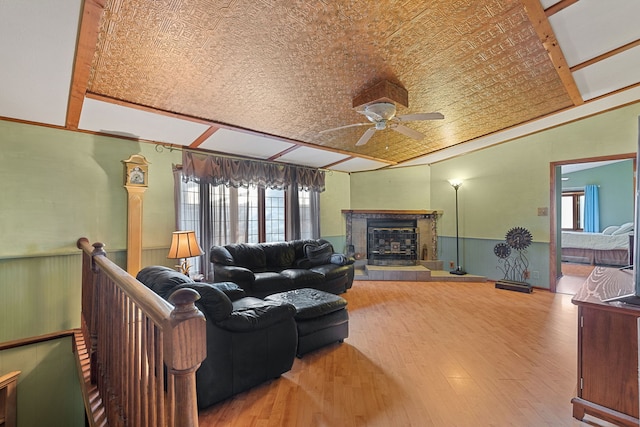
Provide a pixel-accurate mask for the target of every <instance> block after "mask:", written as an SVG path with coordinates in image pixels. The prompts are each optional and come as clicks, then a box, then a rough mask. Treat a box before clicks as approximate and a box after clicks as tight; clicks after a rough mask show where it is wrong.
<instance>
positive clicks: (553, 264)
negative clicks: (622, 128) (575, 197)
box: [549, 153, 636, 293]
mask: <svg viewBox="0 0 640 427" xmlns="http://www.w3.org/2000/svg"><path fill="white" fill-rule="evenodd" d="M635 158H636V154H635V153H629V154H620V155H613V156H602V157H593V158H584V159H574V160H567V161H562V162H552V163H550V184H551V185H550V190H551V191H550V193H551V194H550V204H549V215H550V218H549V223H550V232H549V236H550V247H549V285H550V286H549V290H550V291H551V292H559V293H575V291H576V290H577V289H578V288H579V286H581V285H582V283H583V282H584V280H585V279H586V277H587V275H588V274H590V272H591V270H592V269H593V266H592V265H591V264H593V262H588V261H587V260H584V259H578V260H577V261H578V262H573V261H576V260H574V259H572V258H571V257H565V259H567V258H568V261H563V260H562V259H563V257H562V248H561V242H562V231H563V224H562V222H563V219H562V204H563V203H562V196H563V188H565V189H566V188H568V189H569V190H576V189H577V188H578V187H582V188H583V187H584V180H583V181H581V180H580V179H576V182H575V184H574V185H577V186H578V187H575V188H571V185H572V184H570V185H564V186H563V179H562V178H563V175H564V177H565V178H566V177H567V176H569V174H573V173H575V177H579V176H582V177H584V176H585V174H588V172H582V173H576V172H577V171H581V170H589V169H592V170H594V171H595V170H596V169H595V168H597V167H601V166H603V165H608V164H610V163H611V162H620V161H627V160H629V161H631V162H632V167H631V168H632V173H631V174H629V175H630V176H629V177H628V179H629V181H628V182H627V183H626V184H628V183H631V186H632V188H633V190H632V191H631V194H629V200H630V206H631V212H629V213H628V215H627V216H626V217H628V218H633V204H634V202H633V200H634V197H633V194H634V192H635V179H634V177H635V172H636V162H635ZM621 179H627V178H626V177H625V178H621ZM564 183H565V184H566V181H565V182H564ZM608 185H609V186H611V184H608ZM565 194H566V193H565ZM617 197H620V196H617ZM565 206H567V204H566V203H565ZM625 214H626V213H625ZM606 221H612V222H615V221H616V219H612V218H609V217H606V216H605V219H604V222H603V224H602V225H603V226H604V225H609V224H605V222H606ZM564 222H565V224H564V226H565V227H564V228H568V227H569V226H568V225H567V224H566V223H567V220H566V217H565V221H564ZM578 223H579V222H578ZM575 231H577V232H580V231H581V230H580V227H579V226H578V227H577V229H576V230H575Z"/></svg>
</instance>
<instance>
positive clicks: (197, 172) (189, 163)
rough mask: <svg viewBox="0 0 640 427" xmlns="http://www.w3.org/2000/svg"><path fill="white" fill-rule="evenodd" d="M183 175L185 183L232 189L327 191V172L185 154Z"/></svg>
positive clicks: (183, 157) (183, 154) (187, 152)
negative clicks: (325, 175)
mask: <svg viewBox="0 0 640 427" xmlns="http://www.w3.org/2000/svg"><path fill="white" fill-rule="evenodd" d="M182 175H183V179H184V180H185V182H187V181H195V182H205V183H209V184H212V185H226V186H230V187H236V188H237V187H249V186H252V185H253V186H257V187H263V188H273V189H279V190H283V189H286V188H288V187H294V188H295V187H297V188H298V189H300V190H313V191H318V192H322V191H324V188H325V187H324V171H321V170H318V169H312V168H305V167H300V166H293V165H282V164H277V163H267V162H260V161H254V160H241V159H233V158H230V157H222V156H213V155H205V154H198V153H193V152H190V151H183V152H182Z"/></svg>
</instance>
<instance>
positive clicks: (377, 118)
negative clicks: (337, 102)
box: [356, 110, 383, 122]
mask: <svg viewBox="0 0 640 427" xmlns="http://www.w3.org/2000/svg"><path fill="white" fill-rule="evenodd" d="M356 112H357V113H360V114H362V115H365V116H367V119H369V120H371V121H372V122H379V121H380V120H382V119H383V117H382V116H381V115H380V114H378V113H374V112H373V111H369V110H357V111H356Z"/></svg>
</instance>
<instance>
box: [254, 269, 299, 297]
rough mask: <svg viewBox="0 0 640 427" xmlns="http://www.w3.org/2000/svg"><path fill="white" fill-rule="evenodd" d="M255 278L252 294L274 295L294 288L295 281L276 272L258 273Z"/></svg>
mask: <svg viewBox="0 0 640 427" xmlns="http://www.w3.org/2000/svg"><path fill="white" fill-rule="evenodd" d="M255 277H256V280H255V282H253V288H252V292H253V294H255V295H258V296H262V295H270V294H274V293H276V292H280V291H282V290H283V289H291V288H292V287H293V280H291V279H290V278H289V277H287V276H283V275H282V274H280V273H277V272H275V271H265V272H263V273H256V274H255Z"/></svg>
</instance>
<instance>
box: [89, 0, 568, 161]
mask: <svg viewBox="0 0 640 427" xmlns="http://www.w3.org/2000/svg"><path fill="white" fill-rule="evenodd" d="M385 79H386V80H389V81H391V82H393V83H395V84H397V85H400V86H402V87H404V88H406V90H407V91H408V93H409V107H408V108H405V107H403V106H398V114H407V113H417V112H434V111H438V112H441V113H442V114H444V116H445V119H444V120H441V121H429V122H410V123H407V126H409V127H411V128H413V129H416V130H418V131H420V132H422V133H424V134H425V135H426V136H425V138H424V139H423V140H420V141H416V140H413V139H411V138H408V137H406V136H404V135H401V134H399V133H397V132H393V131H391V130H385V131H380V132H376V134H375V135H374V136H373V138H372V139H371V140H370V141H369V143H368V144H366V145H364V146H361V147H356V146H355V143H356V141H357V140H358V138H359V137H360V135H361V134H362V133H363V132H364V130H365V129H366V127H356V128H348V129H343V130H339V131H335V132H330V133H325V134H319V131H321V130H323V129H328V128H333V127H337V126H343V125H347V124H351V123H359V122H363V119H365V118H364V116H362V115H361V114H358V113H357V112H355V111H354V109H353V108H352V99H353V98H355V97H356V96H358V95H359V94H360V93H361V92H362V91H364V90H366V89H367V88H369V87H370V86H372V85H374V84H376V83H378V82H379V81H381V80H385ZM88 91H89V92H92V93H94V94H98V95H103V96H106V97H109V98H114V99H117V100H124V101H127V102H130V103H133V104H138V105H142V106H147V107H152V108H154V109H158V110H162V111H167V112H173V113H178V114H180V115H185V116H189V117H195V118H202V119H206V120H209V121H212V122H215V123H221V124H226V125H231V126H233V127H239V128H243V129H250V130H253V131H257V132H260V133H264V134H267V135H272V136H276V137H281V138H285V139H286V140H292V141H294V142H295V141H300V142H303V143H309V144H314V145H318V146H323V147H330V148H333V149H337V150H341V151H346V152H353V153H355V154H356V155H364V156H367V157H371V158H375V159H382V160H386V161H389V162H393V163H396V162H398V163H399V162H403V161H406V160H409V159H413V158H416V157H419V156H422V155H425V154H427V153H430V152H433V151H437V150H441V149H443V148H446V147H449V146H452V145H455V144H459V143H462V142H465V141H469V140H471V139H474V138H478V137H480V136H483V135H487V134H490V133H493V132H496V131H498V130H501V129H504V128H507V127H511V126H514V125H517V124H520V123H523V122H526V121H528V120H531V119H533V118H537V117H540V116H544V115H547V114H549V113H553V112H555V111H558V110H561V109H564V108H567V107H570V106H572V105H573V103H572V101H571V98H570V96H569V95H568V93H567V90H566V89H565V86H564V85H563V82H562V81H561V79H560V78H559V75H558V73H557V72H556V70H555V68H554V64H553V63H552V61H551V59H550V57H549V55H548V53H547V51H546V50H545V48H544V46H543V44H542V43H541V41H540V38H539V36H538V35H537V33H536V29H535V28H534V26H533V25H532V23H531V21H530V19H529V17H528V15H527V12H526V10H525V8H524V7H523V5H522V3H521V2H520V1H516V0H507V1H495V0H466V1H464V0H462V1H452V0H436V1H433V0H430V1H379V2H370V1H366V0H361V1H357V0H337V1H317V2H309V1H305V0H298V1H287V2H276V1H269V0H262V1H256V0H236V1H228V2H221V1H220V2H211V1H210V0H191V1H186V0H173V1H171V0H166V1H152V2H150V1H148V0H108V1H107V2H106V4H105V6H104V13H103V15H102V19H101V21H100V30H99V36H98V46H97V50H96V53H95V56H94V59H93V65H92V71H91V74H90V79H89V85H88ZM365 121H366V120H365Z"/></svg>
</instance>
